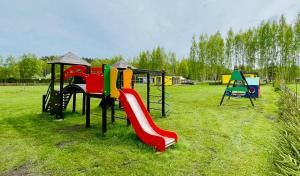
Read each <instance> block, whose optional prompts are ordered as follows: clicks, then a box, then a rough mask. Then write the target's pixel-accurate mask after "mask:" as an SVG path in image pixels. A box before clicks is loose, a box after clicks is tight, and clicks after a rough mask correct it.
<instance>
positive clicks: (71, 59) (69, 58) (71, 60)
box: [48, 52, 91, 66]
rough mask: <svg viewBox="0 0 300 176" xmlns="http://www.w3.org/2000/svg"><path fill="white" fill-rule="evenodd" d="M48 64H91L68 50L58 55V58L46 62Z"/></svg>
mask: <svg viewBox="0 0 300 176" xmlns="http://www.w3.org/2000/svg"><path fill="white" fill-rule="evenodd" d="M48 64H66V65H85V66H90V65H91V64H89V63H88V62H87V61H85V60H83V59H81V58H80V57H79V56H77V55H75V54H73V53H71V52H68V53H66V54H64V55H62V56H60V57H59V58H58V59H55V60H53V61H50V62H48Z"/></svg>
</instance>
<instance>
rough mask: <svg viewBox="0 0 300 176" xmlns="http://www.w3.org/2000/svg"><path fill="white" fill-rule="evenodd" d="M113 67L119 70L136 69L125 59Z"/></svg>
mask: <svg viewBox="0 0 300 176" xmlns="http://www.w3.org/2000/svg"><path fill="white" fill-rule="evenodd" d="M112 67H116V68H119V69H126V68H131V69H136V68H135V67H134V66H132V65H130V64H129V63H128V62H126V61H125V60H123V59H122V60H120V61H119V62H117V63H115V64H113V65H112Z"/></svg>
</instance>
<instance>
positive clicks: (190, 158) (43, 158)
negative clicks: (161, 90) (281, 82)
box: [0, 85, 279, 175]
mask: <svg viewBox="0 0 300 176" xmlns="http://www.w3.org/2000/svg"><path fill="white" fill-rule="evenodd" d="M224 88H225V87H224V86H209V85H195V86H172V87H167V88H166V89H167V91H168V93H169V98H168V100H167V102H168V103H169V105H170V107H169V110H170V112H169V115H168V116H167V117H166V118H162V117H160V115H159V113H157V112H154V113H153V115H152V116H153V118H154V121H155V123H156V124H157V125H158V126H159V127H161V128H163V129H167V130H171V131H175V132H176V133H177V134H178V136H179V143H178V145H176V146H175V147H173V148H171V149H168V150H167V151H166V152H164V153H159V152H155V150H154V149H153V148H152V147H150V146H148V145H145V144H143V143H142V142H141V141H140V140H139V139H138V138H137V136H136V134H135V133H134V131H133V129H132V127H130V126H129V127H127V126H126V121H125V120H122V119H117V120H116V123H115V124H113V125H112V124H111V123H110V120H109V118H108V120H109V121H108V124H109V125H108V131H107V133H106V134H105V135H104V136H102V135H101V110H100V108H99V107H98V103H99V100H98V99H93V101H92V109H91V125H92V126H91V128H89V129H86V128H85V127H84V125H85V116H82V115H81V101H78V102H77V104H78V106H77V113H71V106H70V107H68V110H67V112H66V113H65V120H63V121H57V120H55V119H54V118H53V117H52V116H50V115H48V114H47V113H41V109H42V108H41V97H42V94H43V93H44V92H45V91H46V90H47V87H46V86H37V87H0V175H27V174H31V175H269V174H270V173H271V172H272V171H273V170H274V167H273V164H272V159H273V155H274V150H275V146H276V140H277V136H278V134H279V131H278V123H277V117H278V108H277V99H278V97H279V96H278V94H277V93H275V92H274V91H273V88H272V87H271V86H262V87H261V94H262V97H261V98H259V99H257V100H256V101H255V102H254V103H255V105H256V107H254V108H253V107H251V104H250V102H249V100H248V99H235V98H232V99H231V100H230V101H225V102H224V106H221V107H220V106H218V104H219V101H220V99H221V96H222V94H223V91H224ZM136 89H137V90H138V91H139V92H140V93H141V95H142V96H143V97H145V89H146V87H145V86H144V85H143V86H141V85H137V86H136ZM151 89H152V90H155V89H156V88H155V87H151ZM78 97H81V96H78ZM78 99H79V98H78ZM118 114H119V115H120V114H121V112H119V113H118ZM108 116H109V115H108Z"/></svg>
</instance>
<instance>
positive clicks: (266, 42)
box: [0, 13, 300, 81]
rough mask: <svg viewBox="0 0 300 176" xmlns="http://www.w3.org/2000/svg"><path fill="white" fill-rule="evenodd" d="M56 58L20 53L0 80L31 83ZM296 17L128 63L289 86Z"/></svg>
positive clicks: (299, 37) (1, 70)
mask: <svg viewBox="0 0 300 176" xmlns="http://www.w3.org/2000/svg"><path fill="white" fill-rule="evenodd" d="M55 58H57V56H47V57H42V58H38V57H37V56H35V55H34V54H25V55H23V56H21V57H20V58H15V57H12V56H9V57H8V58H6V59H5V62H4V59H3V58H0V79H2V80H5V79H9V78H14V79H31V78H34V77H45V76H47V75H48V73H49V70H50V68H49V65H47V64H46V63H47V61H49V60H53V59H55ZM84 59H85V60H87V61H88V62H90V63H91V64H92V65H93V66H100V65H101V64H102V63H107V64H112V63H115V62H117V61H119V60H121V59H123V58H122V56H116V57H113V58H108V59H101V58H84ZM299 59H300V13H299V14H298V16H297V17H296V20H295V23H293V24H288V23H287V22H286V19H285V17H284V16H283V15H282V16H281V17H280V19H279V20H278V21H263V22H262V23H261V25H259V26H257V27H255V28H250V29H248V30H246V31H239V32H237V33H235V32H233V30H232V29H230V30H229V31H228V33H227V35H226V36H225V37H223V36H222V35H221V33H220V32H216V33H214V34H211V35H207V34H201V35H200V36H199V37H196V36H195V35H194V36H193V38H192V43H191V47H190V53H189V57H187V58H181V59H178V58H177V56H176V54H175V53H174V52H165V50H164V49H163V48H162V47H159V46H157V47H155V48H154V49H153V50H152V51H141V52H140V53H139V55H138V56H137V57H135V58H133V59H131V62H132V64H133V65H134V66H135V67H137V68H141V69H151V70H162V69H164V70H166V71H167V72H168V73H169V74H175V75H182V76H184V77H187V78H190V79H193V80H199V81H204V80H218V79H219V76H220V75H221V74H222V73H229V72H231V70H232V69H233V67H234V66H238V67H240V68H242V70H245V71H255V72H258V73H259V74H260V76H261V77H262V78H266V79H268V80H274V79H275V78H277V79H284V80H286V81H292V80H294V79H295V77H297V76H299V74H298V73H299Z"/></svg>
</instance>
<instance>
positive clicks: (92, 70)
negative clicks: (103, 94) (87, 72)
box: [91, 67, 102, 74]
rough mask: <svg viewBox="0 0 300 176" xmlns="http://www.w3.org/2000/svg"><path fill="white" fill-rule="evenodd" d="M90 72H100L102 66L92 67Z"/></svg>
mask: <svg viewBox="0 0 300 176" xmlns="http://www.w3.org/2000/svg"><path fill="white" fill-rule="evenodd" d="M91 74H102V67H92V68H91Z"/></svg>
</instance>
